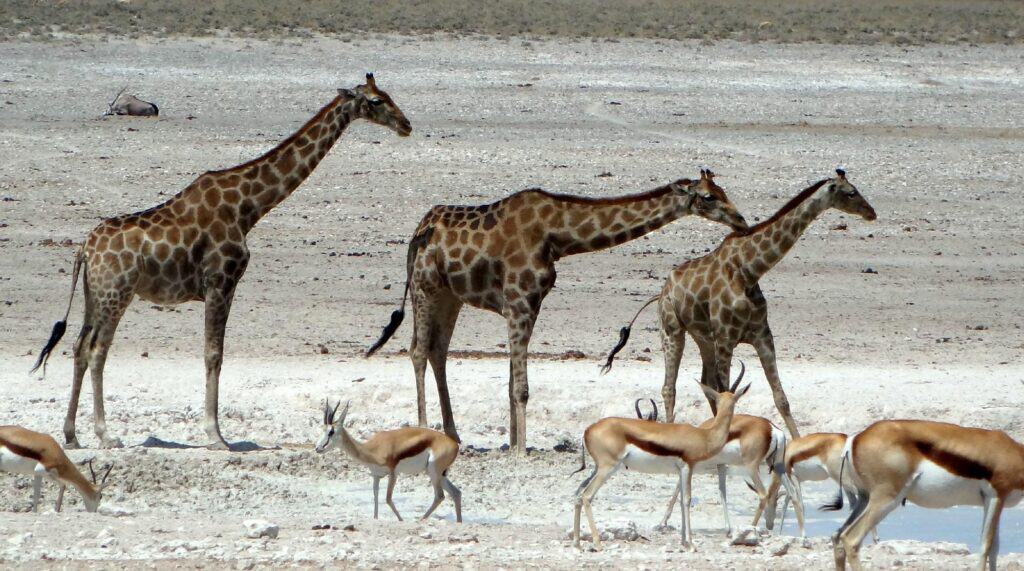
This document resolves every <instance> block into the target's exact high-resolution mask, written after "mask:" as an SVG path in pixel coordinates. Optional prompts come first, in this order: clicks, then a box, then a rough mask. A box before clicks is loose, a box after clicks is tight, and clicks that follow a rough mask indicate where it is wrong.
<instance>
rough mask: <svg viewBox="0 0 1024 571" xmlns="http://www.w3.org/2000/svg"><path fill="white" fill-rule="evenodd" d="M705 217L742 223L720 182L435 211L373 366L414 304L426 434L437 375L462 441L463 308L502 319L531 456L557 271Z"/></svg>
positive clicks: (527, 196) (423, 225)
mask: <svg viewBox="0 0 1024 571" xmlns="http://www.w3.org/2000/svg"><path fill="white" fill-rule="evenodd" d="M691 214H696V215H699V216H702V217H704V218H707V219H709V220H712V221H715V222H720V223H722V224H726V225H728V226H730V227H732V228H746V226H747V224H746V221H744V219H743V216H741V215H740V214H739V212H737V210H736V207H735V206H734V205H733V204H732V202H731V201H730V200H729V198H728V197H727V196H726V194H725V191H724V190H723V189H722V188H721V187H720V186H718V185H717V184H715V182H714V173H712V172H711V171H710V170H703V169H702V170H701V177H700V179H698V180H690V179H680V180H677V181H675V182H672V183H669V184H666V185H664V186H661V187H658V188H655V189H653V190H650V191H648V192H644V193H640V194H633V195H628V196H620V197H614V198H583V197H578V196H569V195H564V194H554V193H550V192H547V191H545V190H542V189H536V188H535V189H529V190H524V191H521V192H517V193H515V194H513V195H511V196H509V197H507V198H505V199H503V200H499V201H498V202H495V203H492V204H487V205H483V206H435V207H434V208H432V209H431V210H430V211H429V212H428V213H427V214H426V216H424V217H423V220H422V221H421V222H420V224H419V226H418V227H417V228H416V232H415V233H414V234H413V238H412V240H410V242H409V251H408V257H407V262H406V264H407V272H408V274H407V281H406V285H405V293H404V294H403V297H402V307H401V308H400V309H398V310H396V311H395V312H394V313H393V314H392V316H391V322H390V323H389V324H388V326H387V327H385V329H384V332H383V334H382V335H381V337H380V339H379V340H378V341H377V342H376V343H375V344H374V345H373V346H372V347H371V348H370V349H369V350H368V351H367V356H370V355H372V354H373V353H374V352H375V351H377V350H378V349H380V348H381V347H382V346H383V345H384V343H386V342H387V340H388V339H389V338H390V337H391V336H392V335H393V334H394V332H395V330H397V329H398V326H399V325H400V324H401V321H402V319H403V317H404V315H405V300H406V298H407V297H408V296H409V294H410V291H411V295H412V305H413V320H414V329H415V331H414V333H413V340H412V346H411V349H410V351H409V352H410V355H411V357H412V362H413V369H414V372H415V376H416V397H417V403H416V404H417V409H418V413H419V424H420V425H421V426H425V425H426V424H427V412H426V402H425V396H424V374H425V371H426V365H427V362H428V361H429V362H430V366H431V368H432V369H433V371H434V379H435V381H436V382H437V392H438V398H439V400H440V402H441V417H442V422H443V425H444V430H445V432H446V433H447V434H448V435H449V436H451V437H452V438H454V439H456V440H458V439H459V437H458V432H457V431H456V430H455V420H454V418H453V416H452V409H451V400H450V397H449V393H448V381H447V375H446V370H445V362H446V359H447V355H448V345H449V343H450V341H451V337H452V332H453V331H454V329H455V322H456V320H457V319H458V316H459V311H460V310H461V309H462V306H463V305H464V304H469V305H471V306H473V307H477V308H480V309H484V310H487V311H491V312H493V313H497V314H499V315H501V316H503V317H504V318H505V320H506V323H507V326H508V339H509V342H508V348H509V356H510V375H509V416H510V419H509V423H510V431H509V438H510V444H511V446H512V447H513V448H514V449H515V451H516V452H517V453H524V452H525V451H526V403H527V400H528V399H529V385H528V383H527V376H526V362H527V350H528V346H529V343H530V337H531V335H532V333H533V327H534V324H535V323H536V321H537V316H538V314H539V313H540V307H541V303H542V302H543V301H544V297H545V296H546V295H547V294H548V292H549V291H551V288H552V287H553V286H554V285H555V262H556V261H558V260H559V259H561V258H563V257H565V256H570V255H573V254H582V253H585V252H594V251H597V250H603V249H605V248H609V247H611V246H615V245H618V244H622V243H624V242H628V241H629V240H634V239H636V238H639V237H640V236H643V235H644V234H647V233H648V232H652V231H654V230H656V229H658V228H661V227H662V226H664V225H665V224H668V223H669V222H671V221H673V220H675V219H677V218H680V217H682V216H687V215H691Z"/></svg>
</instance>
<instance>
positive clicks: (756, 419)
mask: <svg viewBox="0 0 1024 571" xmlns="http://www.w3.org/2000/svg"><path fill="white" fill-rule="evenodd" d="M656 416H657V413H655V417H656ZM714 423H715V418H709V419H708V420H706V421H704V422H703V423H701V425H700V428H710V427H711V426H712V425H713V424H714ZM786 439H787V438H786V433H785V432H783V431H782V429H780V428H778V427H777V426H775V425H773V424H772V423H771V422H770V421H769V420H768V419H766V418H762V417H760V416H750V415H747V414H735V415H733V417H732V423H731V424H730V425H729V437H728V440H727V441H726V443H725V446H723V447H722V450H721V451H720V452H719V453H718V454H715V455H714V456H712V457H711V458H708V459H707V460H704V461H702V462H698V463H697V465H696V466H695V467H694V473H696V474H718V495H719V497H721V499H722V511H723V513H724V514H725V527H726V529H728V530H729V531H728V532H727V535H728V536H729V537H732V532H733V527H732V520H731V519H730V518H729V503H728V501H727V496H726V489H725V482H726V476H727V475H728V472H729V467H730V466H736V467H739V468H742V469H743V477H744V480H745V481H746V483H747V485H748V486H749V487H750V488H751V489H752V490H754V493H756V494H757V498H758V504H757V510H756V511H755V512H754V522H753V523H752V524H751V525H752V526H756V525H757V522H758V521H760V519H761V514H762V513H764V512H765V511H766V510H767V512H768V514H767V516H766V517H765V523H766V525H767V527H768V529H771V528H772V525H773V524H774V520H775V514H774V511H775V510H774V506H775V503H774V502H773V500H774V499H775V498H774V496H772V495H771V490H770V488H769V489H766V488H765V485H764V480H762V479H761V470H762V469H763V468H765V469H768V470H771V468H772V466H774V465H775V464H776V463H777V460H778V459H780V458H781V457H782V454H783V453H784V452H785V450H786ZM680 491H681V490H680V489H679V487H678V486H676V491H675V493H674V494H672V498H671V499H670V500H669V502H668V509H667V510H665V517H663V518H661V527H665V526H667V525H668V519H669V518H670V517H672V510H673V509H675V505H676V500H677V499H678V498H679V493H680Z"/></svg>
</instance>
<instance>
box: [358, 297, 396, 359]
mask: <svg viewBox="0 0 1024 571" xmlns="http://www.w3.org/2000/svg"><path fill="white" fill-rule="evenodd" d="M403 319H405V310H404V309H396V310H394V311H393V312H391V321H390V322H389V323H388V324H387V325H386V326H385V327H384V331H383V332H382V333H381V334H380V339H377V342H376V343H374V344H373V345H372V346H371V347H370V348H369V349H367V350H366V355H364V356H365V357H370V356H371V355H373V354H374V353H376V352H377V350H378V349H380V348H381V347H383V346H384V344H385V343H387V342H388V339H391V337H392V336H393V335H394V334H395V331H398V328H399V327H401V325H402V320H403Z"/></svg>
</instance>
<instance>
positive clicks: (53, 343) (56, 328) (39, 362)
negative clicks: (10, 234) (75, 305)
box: [29, 248, 85, 377]
mask: <svg viewBox="0 0 1024 571" xmlns="http://www.w3.org/2000/svg"><path fill="white" fill-rule="evenodd" d="M84 257H85V256H84V253H83V250H82V249H81V248H79V250H78V253H76V254H75V267H74V269H73V270H72V271H71V296H70V297H69V298H68V308H67V310H66V311H65V312H64V319H61V320H60V321H58V322H57V323H54V324H53V330H51V331H50V338H49V339H48V340H47V341H46V345H45V346H43V350H42V351H40V352H39V358H38V359H36V364H35V365H33V366H32V369H31V370H29V374H32V373H34V372H36V371H37V370H39V367H42V368H43V376H44V377H45V376H46V361H48V360H49V359H50V354H51V353H52V352H53V349H54V348H55V347H57V343H60V339H61V337H64V332H65V331H67V329H68V315H70V314H71V302H72V301H74V299H75V289H76V288H77V287H78V274H79V271H80V270H81V269H82V260H83V259H84Z"/></svg>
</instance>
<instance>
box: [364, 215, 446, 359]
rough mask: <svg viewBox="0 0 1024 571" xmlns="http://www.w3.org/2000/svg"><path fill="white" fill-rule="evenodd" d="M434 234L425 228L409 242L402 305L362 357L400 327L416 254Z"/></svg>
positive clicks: (392, 313) (385, 340)
mask: <svg viewBox="0 0 1024 571" xmlns="http://www.w3.org/2000/svg"><path fill="white" fill-rule="evenodd" d="M433 233H434V230H433V229H432V228H427V230H426V231H425V232H423V233H422V234H417V235H416V236H413V238H412V240H409V251H408V253H407V254H406V257H405V290H404V291H403V292H402V305H401V307H399V308H398V309H396V310H395V311H393V312H391V321H389V322H388V324H387V325H386V326H385V327H384V331H382V332H381V334H380V338H379V339H377V342H376V343H374V344H373V345H371V346H370V348H369V349H367V350H366V353H365V354H364V355H363V357H370V356H372V355H373V354H374V353H376V352H377V350H378V349H380V348H381V347H383V346H384V344H385V343H387V342H388V340H389V339H391V337H392V336H394V334H395V332H396V331H398V328H399V327H401V326H402V320H404V319H405V301H406V299H408V298H409V285H410V282H411V281H412V267H413V263H414V262H415V260H416V253H417V252H418V251H419V249H420V248H422V247H423V245H424V244H426V243H427V241H428V240H430V236H431V235H432V234H433Z"/></svg>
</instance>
